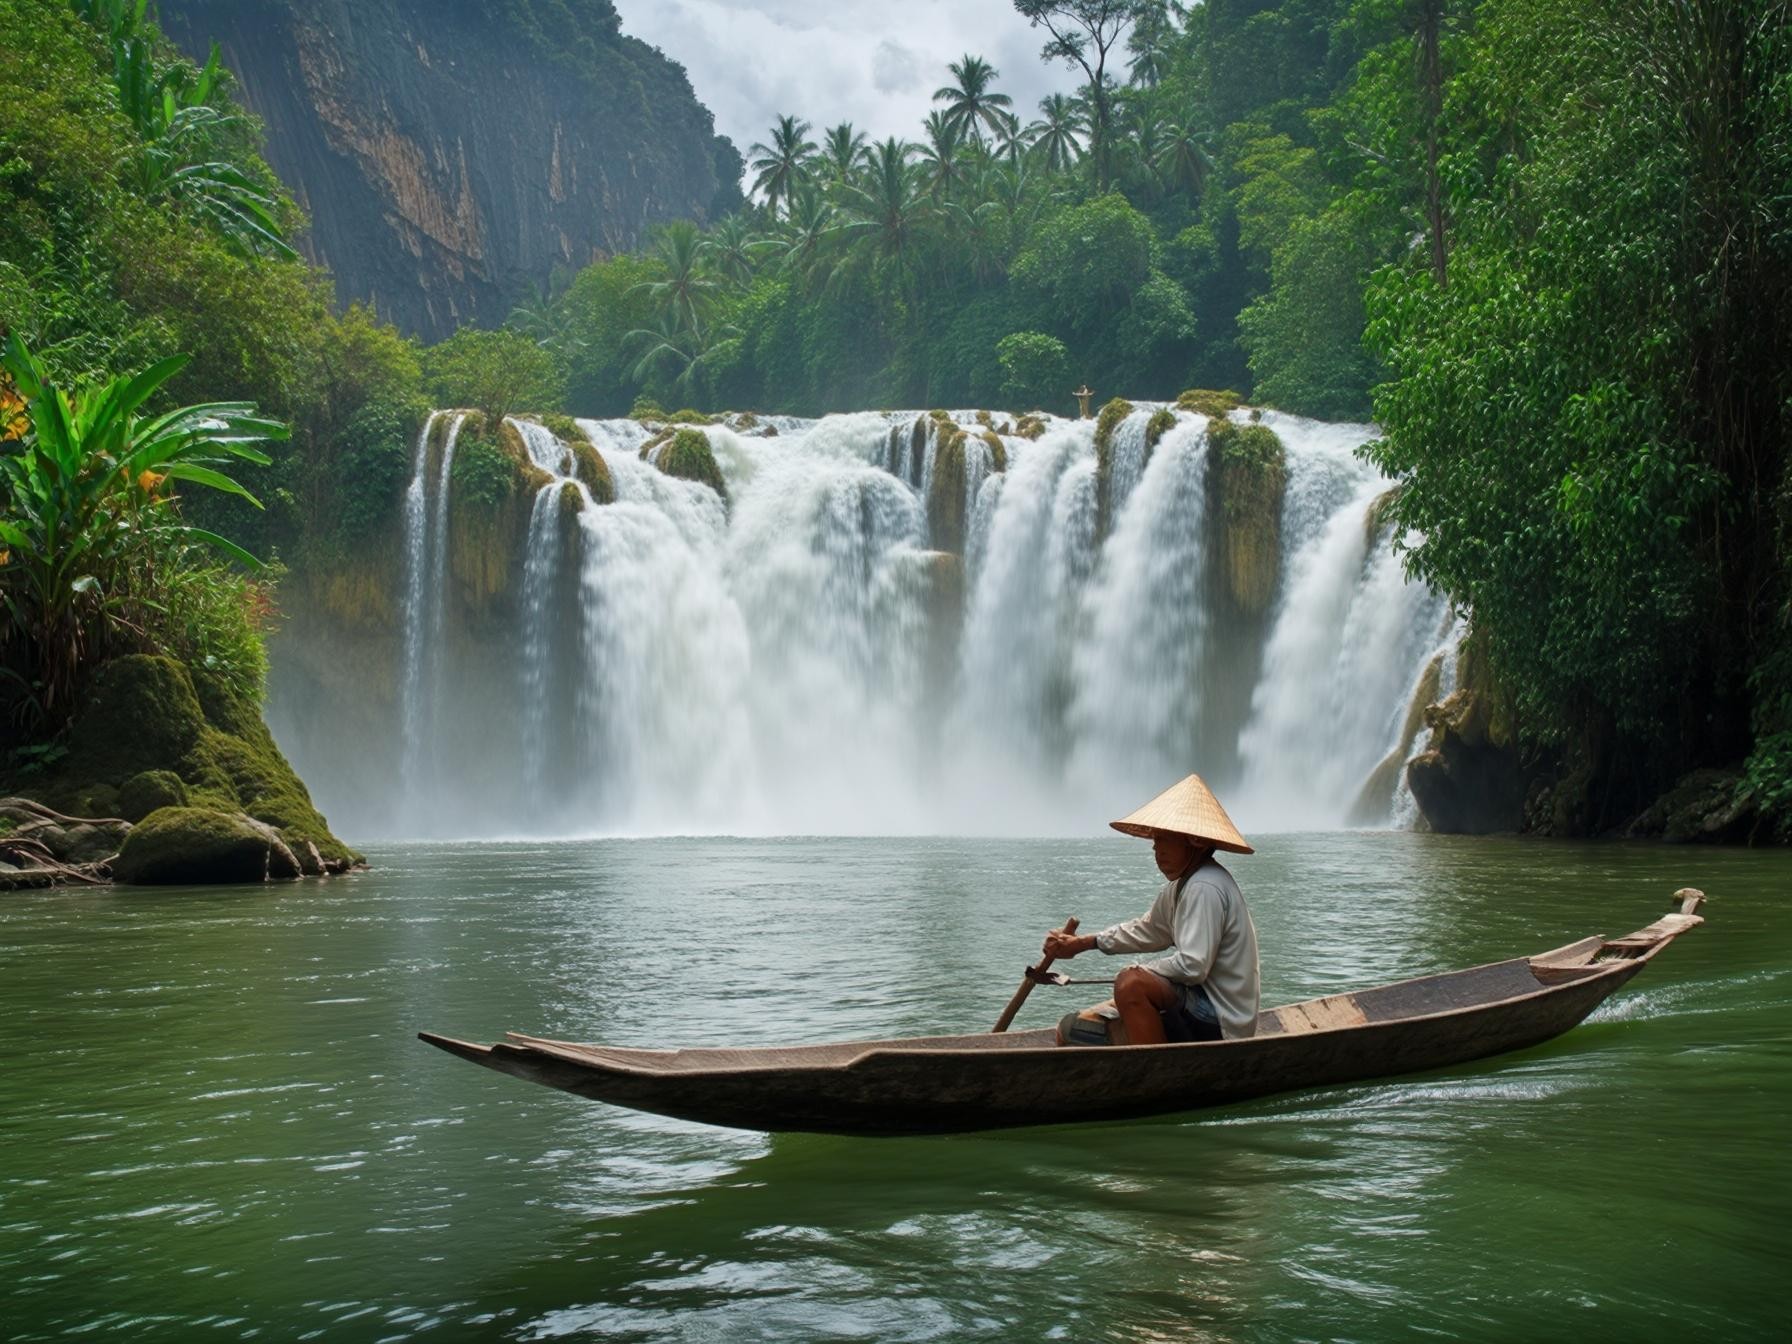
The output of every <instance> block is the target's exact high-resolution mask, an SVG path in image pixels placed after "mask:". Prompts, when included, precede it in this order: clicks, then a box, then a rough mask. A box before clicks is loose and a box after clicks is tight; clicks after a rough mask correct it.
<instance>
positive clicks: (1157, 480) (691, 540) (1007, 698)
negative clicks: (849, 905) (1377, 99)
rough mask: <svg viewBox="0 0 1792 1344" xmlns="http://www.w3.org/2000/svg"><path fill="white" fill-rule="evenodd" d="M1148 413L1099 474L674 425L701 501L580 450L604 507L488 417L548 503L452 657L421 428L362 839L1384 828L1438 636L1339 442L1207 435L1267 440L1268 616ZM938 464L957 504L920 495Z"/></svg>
mask: <svg viewBox="0 0 1792 1344" xmlns="http://www.w3.org/2000/svg"><path fill="white" fill-rule="evenodd" d="M1153 413H1154V409H1148V410H1140V411H1136V412H1135V413H1134V414H1133V415H1131V416H1128V417H1127V418H1126V419H1125V420H1124V421H1122V422H1121V423H1120V424H1119V425H1117V426H1116V427H1115V429H1114V433H1113V437H1112V439H1111V441H1110V443H1109V445H1108V449H1107V453H1106V460H1105V462H1103V463H1101V464H1098V462H1097V454H1096V451H1095V442H1094V425H1093V423H1092V422H1091V421H1086V420H1060V419H1048V420H1047V421H1046V427H1045V431H1044V433H1043V434H1041V435H1040V436H1039V437H1037V438H1036V439H1033V438H1027V437H1023V436H1020V435H1018V434H1014V433H1012V432H1010V433H1006V434H1003V433H1001V432H1000V431H1001V430H1003V429H1009V428H1010V426H1008V425H1006V424H1004V423H1002V422H1001V421H1000V420H999V418H992V417H989V416H983V415H979V414H977V413H975V412H954V413H952V414H951V415H949V416H946V415H940V414H938V413H932V414H918V413H913V412H905V413H895V412H892V413H864V414H856V415H840V416H829V417H826V418H824V419H820V420H800V419H795V418H792V417H776V418H771V417H766V418H762V419H760V420H759V421H758V422H757V423H756V425H754V427H753V428H752V429H736V428H731V427H729V426H728V425H724V424H714V425H708V426H701V427H697V428H698V432H700V433H702V434H703V435H704V437H705V438H706V440H707V442H708V445H709V449H710V452H711V453H712V455H713V456H714V458H715V462H716V465H717V467H718V469H719V471H720V474H721V478H722V480H723V481H724V482H725V484H726V496H725V497H724V495H722V494H719V493H717V492H716V491H715V490H713V489H711V488H710V487H709V486H707V485H704V484H701V483H698V482H695V481H686V480H681V479H675V478H673V477H671V476H668V475H666V474H665V473H664V472H663V471H661V470H660V469H659V467H658V466H657V465H656V464H655V463H652V462H647V461H643V460H642V458H641V455H640V454H641V449H642V446H643V445H644V443H645V442H646V441H647V439H648V437H649V431H648V430H647V429H645V428H643V427H642V426H641V425H639V424H637V423H635V422H634V421H629V420H582V421H579V422H578V427H579V430H580V431H581V433H582V434H583V435H584V437H585V439H586V440H587V441H588V442H589V445H590V448H591V449H592V450H594V451H595V453H596V455H597V456H598V458H600V459H601V460H602V462H603V464H604V466H605V467H607V469H608V472H609V476H610V480H611V484H612V485H613V488H614V499H613V502H609V503H598V502H596V501H594V500H593V498H592V495H591V493H590V491H589V490H588V489H587V487H586V485H585V484H583V483H582V482H581V480H580V479H579V478H580V476H581V475H584V476H587V477H588V476H589V472H587V471H583V470H582V469H580V468H579V467H578V465H577V458H576V455H575V453H574V452H573V451H572V447H571V446H569V445H567V444H565V443H563V442H561V441H560V440H559V439H557V438H556V437H555V435H554V434H553V433H552V432H550V431H549V430H548V429H547V428H546V427H545V426H543V425H540V424H538V423H536V422H534V421H530V420H527V419H522V418H518V419H516V420H513V421H511V422H510V426H511V428H512V429H514V431H515V436H516V438H515V439H512V440H510V442H512V443H513V444H514V443H515V442H516V440H517V439H520V442H521V445H522V448H523V449H524V451H525V452H526V453H527V455H528V460H529V462H530V464H532V466H533V467H534V468H535V469H536V470H538V471H540V472H541V473H543V474H545V476H546V478H547V479H546V481H545V482H542V481H541V478H540V477H536V478H535V479H536V481H537V487H536V488H535V490H534V494H533V498H532V499H530V500H528V501H526V510H524V511H523V512H519V513H518V514H517V522H516V524H515V526H516V528H517V532H518V536H517V549H516V552H515V556H516V559H515V562H514V563H515V564H516V565H517V569H516V571H515V573H516V575H517V578H516V581H515V583H514V588H513V591H512V592H511V595H510V596H509V597H506V598H505V599H504V602H505V603H507V604H508V605H501V606H500V607H498V608H494V609H491V610H487V611H486V612H485V613H484V614H483V615H480V616H479V617H478V619H479V620H480V621H482V622H484V624H482V625H479V626H478V627H476V628H475V627H466V628H462V627H460V626H455V627H454V629H455V631H456V633H455V635H454V638H453V639H450V638H449V633H450V631H449V628H448V626H449V622H450V621H461V622H464V621H467V620H470V619H473V617H470V616H468V615H465V614H462V613H460V611H459V608H456V612H455V614H453V615H452V616H450V615H447V614H445V613H446V607H445V597H444V593H445V590H446V588H447V582H446V579H447V551H448V547H447V531H448V529H447V520H448V516H449V515H448V488H447V487H448V481H449V477H450V473H451V470H452V465H453V452H454V444H455V441H456V439H457V437H458V433H459V430H460V427H461V424H462V422H463V420H464V416H461V415H459V414H455V413H439V414H438V415H437V416H436V417H433V418H432V421H431V426H430V427H427V428H426V429H425V432H424V434H423V435H422V436H421V437H420V439H419V441H418V444H417V447H416V450H415V459H414V463H413V470H412V479H411V481H410V484H409V487H408V489H407V492H406V495H405V500H404V542H405V576H404V578H405V605H404V628H403V660H402V669H401V673H400V675H401V677H402V682H403V684H402V686H401V688H400V694H399V696H398V703H399V706H400V709H399V714H398V716H397V718H398V720H399V722H398V723H397V725H396V734H395V740H396V743H397V747H396V754H397V758H398V759H399V760H400V762H401V767H402V771H403V776H402V777H403V778H404V779H405V780H406V781H407V782H408V783H407V787H406V788H405V789H404V790H403V793H404V795H405V801H406V806H404V807H402V808H398V809H395V810H394V812H393V814H392V815H391V816H390V817H386V818H383V819H376V820H373V821H369V822H368V823H367V825H368V827H369V828H370V829H378V828H379V827H380V826H382V825H383V826H384V827H385V828H388V829H394V830H403V831H406V832H407V833H418V834H425V833H436V834H468V833H475V834H489V835H506V834H548V835H571V834H614V833H624V834H642V833H668V832H674V833H678V832H682V833H690V832H733V833H791V832H794V833H828V832H836V833H837V832H857V833H885V834H900V833H915V832H937V831H953V830H971V831H983V832H995V833H1004V832H1005V833H1020V834H1029V833H1030V834H1038V833H1060V832H1064V831H1089V830H1092V829H1094V828H1096V827H1098V826H1099V825H1100V824H1101V823H1103V822H1104V821H1105V820H1106V819H1107V817H1108V816H1110V815H1116V814H1117V813H1118V812H1119V811H1120V810H1123V809H1125V808H1127V807H1131V806H1133V805H1135V804H1136V803H1137V802H1139V801H1141V800H1142V799H1144V798H1146V797H1149V796H1150V795H1151V794H1152V793H1153V792H1155V791H1156V790H1157V789H1160V788H1162V787H1164V786H1165V785H1166V784H1168V783H1170V782H1173V780H1174V779H1175V778H1177V777H1179V776H1180V775H1181V774H1184V773H1186V772H1188V771H1189V770H1199V771H1201V772H1202V773H1203V774H1205V775H1207V776H1208V778H1209V780H1210V781H1211V782H1212V783H1213V784H1214V786H1215V787H1216V788H1217V789H1219V790H1220V792H1221V796H1222V798H1224V799H1225V801H1226V802H1227V805H1228V807H1229V809H1230V810H1231V811H1232V812H1233V815H1234V816H1235V818H1237V819H1238V820H1239V822H1240V824H1241V825H1243V826H1244V827H1245V828H1246V829H1247V832H1248V831H1249V830H1251V829H1261V830H1279V829H1291V828H1297V827H1313V826H1338V825H1342V824H1344V823H1345V821H1346V820H1347V819H1348V818H1353V817H1354V818H1356V819H1358V820H1367V821H1368V822H1369V823H1370V824H1388V823H1389V822H1390V820H1392V821H1399V820H1401V819H1403V818H1404V819H1407V820H1410V806H1411V805H1410V799H1408V798H1406V797H1405V796H1404V794H1403V793H1402V791H1401V790H1402V787H1403V786H1402V784H1401V783H1400V767H1401V765H1402V764H1403V760H1404V757H1403V755H1402V754H1401V753H1402V752H1404V751H1405V750H1407V749H1408V747H1409V746H1410V744H1411V737H1412V734H1411V733H1410V732H1409V731H1408V730H1409V729H1410V727H1411V723H1412V721H1413V714H1414V710H1413V705H1414V702H1415V700H1417V699H1419V698H1422V697H1423V696H1425V695H1427V694H1432V693H1435V688H1436V687H1437V686H1439V685H1440V684H1441V682H1442V680H1443V679H1444V678H1447V677H1448V675H1449V668H1450V655H1449V653H1448V650H1449V649H1450V648H1451V647H1452V645H1453V642H1454V640H1455V639H1456V638H1458V637H1459V631H1458V630H1455V629H1454V627H1453V626H1452V620H1453V618H1452V616H1451V615H1450V613H1448V612H1447V611H1446V610H1445V606H1444V603H1443V602H1442V601H1441V599H1439V598H1438V597H1437V596H1436V595H1435V594H1433V593H1431V592H1430V591H1429V590H1428V589H1426V588H1425V587H1424V586H1423V585H1419V584H1414V583H1411V582H1408V581H1407V579H1406V578H1405V576H1404V574H1403V573H1402V570H1401V565H1400V560H1399V557H1398V555H1397V554H1396V552H1395V549H1394V545H1393V539H1392V538H1391V537H1389V536H1387V535H1386V529H1384V528H1380V527H1378V526H1376V525H1374V519H1373V518H1372V516H1371V515H1372V506H1373V505H1374V503H1375V501H1376V500H1377V499H1378V498H1379V496H1380V495H1381V494H1382V493H1383V492H1384V491H1385V490H1386V489H1387V486H1388V483H1387V482H1386V481H1384V480H1383V479H1382V478H1381V477H1380V476H1379V475H1378V474H1377V473H1376V472H1375V470H1374V469H1373V468H1372V467H1371V466H1369V465H1368V464H1366V463H1365V462H1363V461H1362V460H1361V459H1360V458H1359V457H1358V456H1357V455H1356V451H1355V450H1356V449H1357V448H1358V447H1359V446H1360V445H1361V444H1362V443H1363V442H1364V441H1366V439H1367V438H1368V437H1369V435H1370V434H1371V432H1372V431H1371V430H1370V429H1369V428H1368V427H1365V426H1348V425H1324V424H1319V423H1316V422H1313V421H1306V420H1301V419H1298V418H1296V417H1292V416H1285V415H1279V414H1276V413H1273V412H1263V413H1248V412H1244V411H1240V412H1235V413H1234V414H1233V416H1232V417H1231V418H1232V420H1233V421H1235V422H1236V423H1238V424H1240V425H1246V424H1248V423H1249V422H1250V421H1251V420H1253V419H1260V420H1261V422H1262V423H1263V424H1265V425H1267V426H1268V427H1269V428H1271V429H1272V430H1274V432H1275V433H1276V435H1277V437H1278V438H1279V440H1280V442H1281V444H1282V446H1283V450H1284V458H1285V461H1284V470H1285V479H1286V486H1285V491H1284V495H1283V498H1282V501H1281V507H1280V513H1279V533H1278V535H1279V548H1278V547H1271V546H1269V544H1268V542H1267V540H1265V541H1264V543H1263V545H1264V547H1265V548H1266V549H1265V550H1264V551H1263V552H1262V554H1263V555H1264V556H1265V557H1266V559H1265V562H1264V563H1265V565H1266V566H1267V565H1268V564H1269V563H1270V561H1271V560H1272V559H1273V560H1274V563H1275V574H1274V578H1273V591H1271V589H1270V588H1268V587H1265V586H1261V585H1260V586H1259V587H1258V588H1257V590H1256V592H1257V596H1254V597H1252V598H1250V599H1249V601H1250V603H1251V604H1252V605H1251V606H1249V608H1248V613H1249V614H1248V615H1240V614H1239V612H1241V611H1245V610H1246V609H1245V608H1239V607H1227V606H1226V605H1225V604H1226V603H1227V602H1244V601H1246V599H1244V598H1228V597H1227V596H1226V594H1227V593H1228V592H1230V591H1232V590H1231V589H1228V588H1227V586H1226V585H1227V583H1228V579H1227V577H1226V575H1228V574H1236V573H1238V572H1240V571H1238V570H1237V568H1236V566H1233V567H1231V568H1226V567H1223V566H1222V557H1223V556H1225V555H1227V554H1229V552H1227V551H1226V550H1225V547H1226V546H1227V545H1231V544H1234V543H1230V542H1226V541H1225V540H1224V538H1225V537H1227V536H1229V535H1235V534H1236V527H1237V524H1236V523H1235V522H1229V521H1228V518H1229V517H1230V516H1231V515H1226V514H1224V513H1223V507H1224V503H1223V491H1224V490H1225V489H1227V488H1229V487H1226V486H1225V485H1224V484H1223V480H1224V479H1225V478H1222V476H1221V474H1220V469H1219V467H1218V466H1217V465H1216V463H1217V462H1218V461H1219V460H1220V459H1219V457H1218V450H1217V449H1216V448H1215V447H1214V446H1213V445H1214V439H1213V436H1210V434H1209V429H1210V425H1209V422H1208V421H1207V419H1206V418H1205V417H1203V416H1200V415H1197V414H1193V413H1189V412H1175V413H1174V414H1175V423H1174V424H1173V425H1172V426H1171V427H1170V428H1169V429H1168V430H1167V431H1165V432H1164V433H1163V434H1162V435H1161V436H1160V437H1159V439H1158V441H1157V443H1156V444H1155V445H1154V446H1149V447H1148V446H1147V443H1146V427H1147V425H1148V424H1149V422H1150V419H1151V417H1152V415H1153ZM445 415H447V416H450V417H451V418H450V419H449V420H448V423H447V424H446V426H444V424H443V423H442V421H443V418H444V416H445ZM741 423H743V424H751V423H753V422H747V421H742V422H741ZM444 430H445V432H444ZM961 433H962V437H960V434H961ZM432 438H433V439H434V440H435V441H436V442H437V443H438V444H440V456H439V457H437V456H436V455H435V453H434V452H433V451H432V447H431V439H432ZM948 440H951V442H952V444H953V446H954V451H953V452H951V453H946V452H945V451H944V450H943V449H944V446H945V445H946V444H947V441H948ZM577 447H578V451H579V452H580V453H583V452H585V451H586V448H585V446H584V445H577ZM960 447H961V448H962V450H963V451H962V469H963V479H962V482H961V481H959V479H958V478H957V476H956V474H954V475H953V476H952V477H951V479H950V480H948V479H947V478H946V477H943V476H940V474H939V473H943V472H951V473H956V472H957V471H958V470H959V461H960V454H959V452H958V451H957V449H958V448H960ZM513 450H514V449H513ZM1228 470H1231V468H1228ZM1098 471H1100V472H1104V473H1105V481H1106V489H1107V507H1108V515H1107V526H1106V532H1105V535H1103V533H1102V532H1101V531H1100V520H1099V519H1098ZM936 487H937V488H936ZM1216 492H1220V493H1216ZM1216 501H1220V502H1217V503H1216ZM942 510H943V511H944V512H943V513H942V512H941V511H942ZM525 516H526V518H527V531H526V535H523V534H522V529H523V518H524V517H525ZM1272 521H1273V520H1272ZM1227 528H1232V529H1234V530H1233V532H1232V533H1228V532H1227V531H1226V529H1227ZM942 543H944V544H946V545H948V546H950V547H953V548H955V550H954V552H952V553H948V552H942V551H940V550H938V549H935V548H936V547H937V546H938V545H940V544H942ZM957 548H962V555H959V554H957V553H955V551H956V549H957ZM1262 572H1263V573H1264V575H1265V576H1266V577H1265V578H1264V580H1263V583H1264V584H1268V583H1269V582H1270V579H1269V578H1268V577H1267V575H1268V569H1267V568H1265V569H1263V571H1262ZM1232 582H1234V583H1236V582H1237V581H1236V580H1233V581H1232ZM494 622H495V624H494ZM506 622H508V623H509V624H508V625H506V624H505V623H506ZM507 630H508V631H510V632H512V633H509V634H506V633H505V632H506V631H507ZM449 658H451V659H452V661H451V662H448V663H444V662H443V660H444V659H449ZM1440 659H1441V661H1440ZM467 724H473V725H476V726H477V729H478V731H476V732H475V731H472V730H470V729H469V730H468V731H466V732H464V733H462V734H461V735H460V736H458V737H456V736H454V735H449V736H444V735H443V734H442V732H441V731H439V729H441V728H442V727H443V726H444V725H467ZM1415 749H1416V748H1415ZM307 754H308V758H309V759H312V760H316V759H318V755H317V753H316V752H315V751H312V752H308V753H307ZM349 756H350V753H349V752H348V751H347V750H346V748H345V751H344V758H345V760H346V759H348V758H349ZM344 768H348V767H346V766H345V767H344ZM313 774H314V776H315V778H314V781H313V782H314V787H315V789H316V790H317V791H318V793H319V795H320V797H321V798H322V799H323V801H324V802H325V804H326V806H327V805H328V803H329V799H330V789H331V786H332V779H331V773H330V770H329V768H327V767H321V768H320V767H313ZM494 780H506V781H508V780H515V781H520V783H521V787H520V789H511V788H505V787H496V788H494V787H491V781H494ZM1365 800H1366V801H1365ZM1365 809H1366V810H1365ZM1359 814H1360V815H1359Z"/></svg>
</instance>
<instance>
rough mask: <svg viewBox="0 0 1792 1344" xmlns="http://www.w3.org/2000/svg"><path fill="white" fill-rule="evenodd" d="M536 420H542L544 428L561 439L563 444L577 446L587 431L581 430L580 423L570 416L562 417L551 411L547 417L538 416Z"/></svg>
mask: <svg viewBox="0 0 1792 1344" xmlns="http://www.w3.org/2000/svg"><path fill="white" fill-rule="evenodd" d="M536 419H538V420H540V421H541V423H542V427H543V428H544V429H546V430H547V431H548V433H550V434H552V435H553V436H554V437H555V438H556V439H559V440H560V442H561V443H566V444H576V443H579V442H581V441H582V440H583V439H584V437H585V431H584V430H582V429H580V428H579V422H578V421H577V420H574V419H573V418H572V417H571V416H570V415H560V414H557V413H555V412H551V411H550V412H549V413H548V414H546V415H541V416H537V417H536Z"/></svg>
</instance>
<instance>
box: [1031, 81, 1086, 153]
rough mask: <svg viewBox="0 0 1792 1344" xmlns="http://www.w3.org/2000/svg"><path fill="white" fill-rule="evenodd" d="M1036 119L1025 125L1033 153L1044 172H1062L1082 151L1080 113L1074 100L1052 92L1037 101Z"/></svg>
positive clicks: (1081, 117)
mask: <svg viewBox="0 0 1792 1344" xmlns="http://www.w3.org/2000/svg"><path fill="white" fill-rule="evenodd" d="M1039 114H1040V120H1038V121H1036V122H1034V123H1033V124H1032V125H1031V126H1029V127H1028V128H1027V134H1028V135H1029V136H1030V137H1032V141H1033V152H1034V153H1035V154H1037V155H1038V156H1039V157H1040V159H1041V160H1043V161H1044V163H1045V168H1046V171H1047V172H1052V173H1066V172H1069V171H1070V169H1071V168H1072V167H1074V166H1075V165H1076V161H1077V159H1078V158H1079V157H1081V155H1082V152H1083V141H1082V135H1083V114H1082V110H1081V109H1080V108H1079V107H1078V106H1077V105H1076V100H1075V99H1073V98H1070V97H1068V96H1067V95H1065V94H1062V93H1054V94H1052V95H1051V96H1050V97H1049V98H1046V99H1044V100H1043V101H1041V102H1040V104H1039Z"/></svg>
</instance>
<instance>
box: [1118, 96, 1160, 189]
mask: <svg viewBox="0 0 1792 1344" xmlns="http://www.w3.org/2000/svg"><path fill="white" fill-rule="evenodd" d="M1127 120H1128V121H1129V122H1130V123H1131V125H1130V126H1128V127H1127V129H1128V130H1129V131H1130V132H1131V134H1130V135H1127V136H1126V137H1125V139H1124V142H1123V143H1124V147H1125V150H1126V152H1127V154H1128V156H1129V157H1130V158H1131V159H1132V160H1133V162H1134V164H1136V166H1137V167H1138V169H1139V172H1140V174H1141V175H1142V176H1144V177H1146V178H1147V179H1149V180H1150V183H1151V185H1152V186H1153V187H1154V188H1160V187H1161V186H1162V185H1163V183H1162V182H1161V181H1160V180H1159V178H1158V171H1159V169H1158V160H1159V159H1160V158H1161V157H1162V155H1163V149H1164V144H1165V136H1164V123H1163V120H1162V119H1161V118H1159V117H1158V116H1157V115H1156V114H1155V113H1153V112H1152V111H1151V110H1150V109H1149V108H1141V109H1140V110H1139V112H1138V114H1137V115H1135V116H1132V117H1129V118H1127Z"/></svg>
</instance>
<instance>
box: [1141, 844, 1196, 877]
mask: <svg viewBox="0 0 1792 1344" xmlns="http://www.w3.org/2000/svg"><path fill="white" fill-rule="evenodd" d="M1151 853H1152V855H1153V857H1155V858H1156V859H1157V871H1158V872H1160V873H1162V874H1163V875H1164V876H1165V877H1168V878H1176V877H1181V876H1182V873H1183V871H1184V870H1185V869H1186V868H1187V867H1188V864H1189V860H1190V859H1192V858H1194V857H1195V846H1194V842H1193V841H1191V840H1189V838H1188V837H1187V836H1183V835H1159V836H1155V837H1153V838H1152V841H1151Z"/></svg>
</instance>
